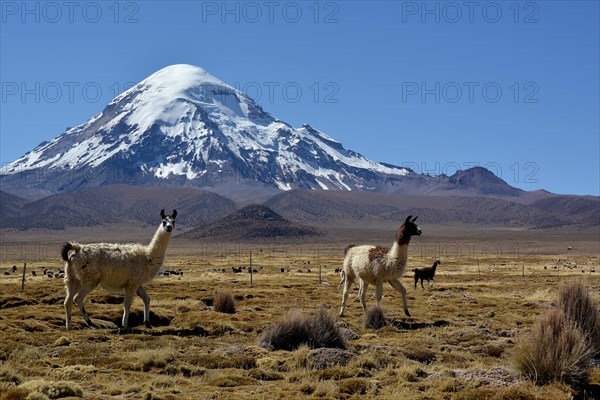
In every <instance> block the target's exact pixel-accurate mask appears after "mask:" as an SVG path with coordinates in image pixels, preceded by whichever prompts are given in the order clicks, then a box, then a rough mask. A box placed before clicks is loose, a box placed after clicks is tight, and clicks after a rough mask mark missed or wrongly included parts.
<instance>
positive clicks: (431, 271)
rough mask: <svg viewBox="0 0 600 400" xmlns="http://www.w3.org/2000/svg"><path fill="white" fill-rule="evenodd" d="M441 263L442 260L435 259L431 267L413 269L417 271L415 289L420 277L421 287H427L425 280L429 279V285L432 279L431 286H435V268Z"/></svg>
mask: <svg viewBox="0 0 600 400" xmlns="http://www.w3.org/2000/svg"><path fill="white" fill-rule="evenodd" d="M441 263H442V262H441V261H440V260H435V262H434V263H433V265H432V266H431V267H426V268H415V269H413V272H414V273H415V289H416V288H417V282H418V281H419V279H420V280H421V287H422V288H423V289H425V287H424V286H423V280H426V281H427V287H429V281H430V280H431V281H432V282H431V287H433V282H434V279H433V277H434V276H435V270H436V268H437V266H438V265H440V264H441Z"/></svg>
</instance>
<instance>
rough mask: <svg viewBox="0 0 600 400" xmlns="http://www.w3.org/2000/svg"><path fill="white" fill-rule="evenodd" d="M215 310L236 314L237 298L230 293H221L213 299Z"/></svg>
mask: <svg viewBox="0 0 600 400" xmlns="http://www.w3.org/2000/svg"><path fill="white" fill-rule="evenodd" d="M213 310H215V311H217V312H220V313H224V314H235V300H234V299H233V296H231V294H229V293H219V294H217V295H216V296H215V299H214V300H213Z"/></svg>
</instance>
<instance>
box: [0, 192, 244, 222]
mask: <svg viewBox="0 0 600 400" xmlns="http://www.w3.org/2000/svg"><path fill="white" fill-rule="evenodd" d="M13 197H14V196H13ZM9 199H11V198H9ZM2 204H3V206H2V207H5V206H4V204H5V203H4V198H2ZM6 204H7V206H6V207H11V210H12V214H11V215H14V218H11V219H9V220H7V221H6V223H5V224H3V225H2V227H3V228H16V229H35V228H43V229H64V228H65V227H68V226H95V225H108V224H114V223H118V222H124V221H125V222H126V221H138V222H139V223H144V224H155V223H157V221H158V218H159V217H158V213H159V211H160V210H161V209H162V208H164V209H166V210H167V211H170V210H171V209H174V208H175V209H177V211H178V212H179V217H178V218H177V222H178V223H180V224H183V225H192V226H194V225H199V224H206V223H208V222H212V221H215V220H217V219H219V218H222V217H224V216H226V215H228V214H229V213H231V212H233V211H234V210H235V209H236V208H237V207H236V204H235V202H233V201H232V200H229V199H227V198H225V197H223V196H220V195H218V194H215V193H211V192H206V191H202V190H199V189H194V188H174V187H147V186H127V185H112V186H105V187H95V188H86V189H81V190H77V191H72V192H65V193H60V194H55V195H52V196H48V197H45V198H43V199H40V200H36V201H33V202H29V203H25V202H18V201H12V202H7V203H6ZM19 204H20V207H17V205H19ZM3 215H4V214H3Z"/></svg>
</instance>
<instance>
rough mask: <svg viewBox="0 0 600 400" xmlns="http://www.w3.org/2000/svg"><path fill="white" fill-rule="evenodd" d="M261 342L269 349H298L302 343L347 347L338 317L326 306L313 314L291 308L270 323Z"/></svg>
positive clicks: (312, 346) (311, 346) (312, 345)
mask: <svg viewBox="0 0 600 400" xmlns="http://www.w3.org/2000/svg"><path fill="white" fill-rule="evenodd" d="M258 345H259V346H261V347H264V348H266V349H267V350H288V351H289V350H295V349H297V348H299V347H300V346H302V345H307V346H308V347H310V348H313V349H316V348H319V347H334V348H340V349H345V348H346V343H345V341H344V338H343V336H342V334H341V333H340V331H339V329H338V327H337V326H336V324H335V320H334V319H333V318H332V317H331V316H329V315H328V314H327V312H326V311H325V310H324V309H322V308H321V309H319V310H318V311H317V312H315V313H314V314H305V313H300V312H297V311H291V312H289V313H288V314H286V315H285V316H284V317H283V318H282V319H281V320H279V321H278V322H276V323H275V324H273V325H271V326H269V327H268V328H267V329H265V331H264V332H263V334H262V335H261V337H260V339H259V341H258Z"/></svg>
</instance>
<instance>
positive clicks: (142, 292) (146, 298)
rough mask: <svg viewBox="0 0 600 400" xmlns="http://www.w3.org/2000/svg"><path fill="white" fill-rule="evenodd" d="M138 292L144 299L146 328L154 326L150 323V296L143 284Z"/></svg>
mask: <svg viewBox="0 0 600 400" xmlns="http://www.w3.org/2000/svg"><path fill="white" fill-rule="evenodd" d="M137 294H138V296H140V297H141V298H142V300H143V301H144V325H146V328H152V325H150V296H148V293H146V289H145V288H144V287H143V286H140V287H139V288H138V290H137Z"/></svg>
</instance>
